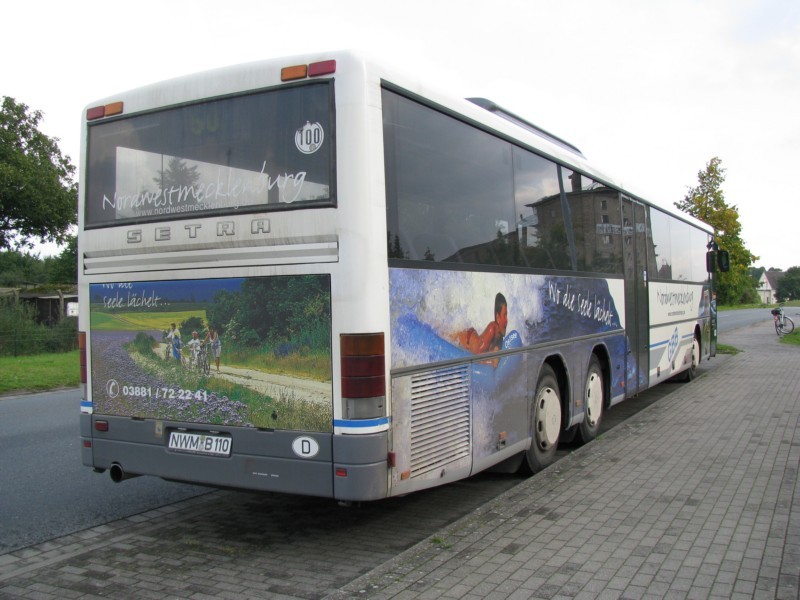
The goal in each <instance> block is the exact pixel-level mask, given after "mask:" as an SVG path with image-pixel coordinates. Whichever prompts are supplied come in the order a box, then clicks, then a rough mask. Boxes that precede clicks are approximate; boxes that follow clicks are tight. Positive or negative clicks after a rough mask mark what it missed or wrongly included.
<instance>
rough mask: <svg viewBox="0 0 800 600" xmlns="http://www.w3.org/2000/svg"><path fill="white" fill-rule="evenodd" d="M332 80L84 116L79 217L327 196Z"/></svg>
mask: <svg viewBox="0 0 800 600" xmlns="http://www.w3.org/2000/svg"><path fill="white" fill-rule="evenodd" d="M332 90H333V86H332V85H331V84H330V83H316V84H313V85H304V86H296V87H292V88H283V89H280V90H273V91H267V92H262V93H258V94H250V95H246V96H238V97H232V98H225V99H220V100H214V101H210V102H203V103H199V104H192V105H187V106H181V107H176V108H172V109H168V110H163V111H158V112H153V113H147V114H141V115H136V116H132V117H128V118H123V119H119V120H114V121H107V122H99V123H96V124H90V126H89V132H88V136H89V143H88V170H87V174H88V177H87V184H86V200H85V202H86V225H87V227H91V226H101V225H113V224H117V223H123V222H131V221H148V220H151V221H152V220H166V219H172V218H182V217H187V216H190V215H198V214H205V213H228V212H234V211H256V210H259V211H262V210H274V209H280V208H288V207H294V206H304V205H312V206H313V205H331V204H332V203H333V198H334V194H333V175H332V174H333V160H334V135H333V134H334V132H333V122H334V120H333V101H332V93H333V92H332Z"/></svg>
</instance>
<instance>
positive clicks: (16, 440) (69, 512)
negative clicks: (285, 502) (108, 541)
mask: <svg viewBox="0 0 800 600" xmlns="http://www.w3.org/2000/svg"><path fill="white" fill-rule="evenodd" d="M79 406H80V393H79V391H78V390H77V389H73V390H66V391H58V392H48V393H44V394H28V395H21V396H6V397H3V398H0V447H2V451H0V482H2V483H0V515H2V518H0V554H4V553H6V552H11V551H13V550H16V549H18V548H23V547H25V546H29V545H31V544H35V543H38V542H42V541H45V540H48V539H51V538H53V537H56V536H60V535H64V534H67V533H72V532H74V531H80V530H82V529H85V528H87V527H92V526H95V525H99V524H102V523H107V522H109V521H113V520H116V519H120V518H123V517H128V516H131V515H134V514H138V513H140V512H142V511H146V510H150V509H152V508H156V507H159V506H163V505H165V504H171V503H173V502H177V501H179V500H183V499H185V498H189V497H191V496H196V495H198V494H203V493H206V492H208V491H209V490H208V489H207V488H203V487H199V486H190V485H181V484H175V483H168V482H165V481H162V480H160V479H156V478H153V477H139V478H136V479H131V480H128V481H125V482H124V483H122V484H115V483H113V482H112V481H111V478H110V477H109V476H108V474H107V473H106V474H105V475H100V474H98V473H94V472H93V471H92V470H91V469H90V468H88V467H84V466H83V465H82V464H81V460H80V440H79V438H78V415H79V412H80V409H79Z"/></svg>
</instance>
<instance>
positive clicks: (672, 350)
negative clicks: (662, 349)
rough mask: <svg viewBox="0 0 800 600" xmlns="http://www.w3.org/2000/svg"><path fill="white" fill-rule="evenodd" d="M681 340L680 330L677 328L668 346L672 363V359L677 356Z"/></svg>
mask: <svg viewBox="0 0 800 600" xmlns="http://www.w3.org/2000/svg"><path fill="white" fill-rule="evenodd" d="M679 340H680V337H679V336H678V328H677V327H676V328H675V331H673V332H672V337H671V338H669V345H668V346H667V358H668V359H669V361H670V362H672V357H673V356H675V351H676V350H677V349H678V341H679Z"/></svg>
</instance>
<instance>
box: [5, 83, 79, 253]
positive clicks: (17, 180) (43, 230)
mask: <svg viewBox="0 0 800 600" xmlns="http://www.w3.org/2000/svg"><path fill="white" fill-rule="evenodd" d="M41 119H42V113H41V111H38V110H37V111H31V110H30V109H29V108H28V107H27V106H26V105H25V104H22V103H18V102H16V101H15V100H14V99H13V98H10V97H8V96H3V103H2V108H0V248H13V247H20V246H21V247H30V246H32V243H33V242H32V239H35V238H40V239H41V240H43V241H46V242H48V241H52V242H57V243H59V244H60V243H63V242H65V241H66V239H67V234H68V232H69V229H70V226H72V225H74V224H75V223H77V216H78V213H77V202H78V191H77V186H76V184H75V182H74V181H73V179H72V178H73V175H74V173H75V167H74V166H73V165H72V163H70V160H69V157H68V156H63V155H62V154H61V150H59V148H58V140H57V139H55V138H50V137H48V136H46V135H44V134H43V133H42V132H40V131H39V129H38V126H39V121H41Z"/></svg>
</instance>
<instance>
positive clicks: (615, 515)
mask: <svg viewBox="0 0 800 600" xmlns="http://www.w3.org/2000/svg"><path fill="white" fill-rule="evenodd" d="M722 341H723V342H724V343H726V344H731V345H734V346H736V347H738V348H740V349H742V350H744V352H742V353H740V354H738V355H736V356H726V357H718V358H716V359H713V360H718V361H720V363H721V364H719V365H718V366H717V367H715V368H714V369H713V370H711V371H710V372H709V373H707V374H705V375H704V376H702V377H700V378H698V379H697V380H696V381H695V382H693V383H692V384H691V385H688V386H681V387H680V388H676V393H673V394H670V395H669V396H667V397H665V398H663V399H661V400H660V401H659V402H658V403H656V404H654V405H652V406H650V407H649V408H647V409H645V410H644V411H642V412H641V413H639V414H638V415H636V416H634V417H633V418H631V419H630V420H628V421H626V422H625V423H624V424H622V425H620V426H618V427H616V428H615V429H612V430H611V431H610V432H608V433H607V434H605V435H603V436H602V437H601V438H599V439H598V440H596V441H595V442H593V443H592V444H589V445H588V446H585V447H583V448H581V449H580V450H578V451H576V452H575V453H573V454H571V455H570V456H569V457H567V458H565V459H563V460H561V461H559V462H558V463H557V464H555V465H553V467H551V468H550V469H548V470H547V471H545V472H544V473H542V474H540V475H538V476H537V477H535V478H532V479H530V480H527V481H525V482H523V483H522V484H520V485H518V486H516V487H515V488H514V489H512V490H509V491H508V492H506V493H505V494H503V495H502V496H500V497H498V498H497V499H496V500H494V501H492V502H490V503H488V504H487V505H485V506H483V507H482V508H480V509H478V510H476V511H475V512H474V513H472V514H470V515H468V516H467V517H465V518H463V519H461V520H460V521H458V522H456V523H454V524H453V525H451V526H449V527H447V528H446V529H443V530H441V531H439V532H437V533H435V534H433V535H432V537H431V538H430V539H429V540H427V541H425V542H423V543H420V544H418V545H417V546H415V547H413V548H411V549H410V550H408V551H406V552H405V553H403V554H401V555H400V556H398V557H397V558H395V559H393V560H391V561H389V562H388V563H385V564H384V565H382V566H381V567H380V568H378V569H375V570H373V571H372V572H370V573H368V574H367V575H365V576H364V577H361V578H359V579H358V580H356V581H354V582H353V583H352V584H350V585H347V586H345V587H344V588H343V589H342V590H341V591H340V592H338V593H335V594H332V595H330V596H328V597H329V598H372V599H383V598H396V599H405V598H409V599H410V598H423V599H424V598H465V599H474V600H478V599H484V598H503V599H505V598H520V599H522V598H525V599H528V598H575V599H584V598H630V599H634V598H785V599H796V598H798V595H799V594H800V586H799V583H800V493H799V492H800V490H799V489H798V477H797V474H798V473H797V472H798V465H799V464H800V432H798V429H797V426H798V420H800V377H798V374H799V373H798V367H800V348H797V347H790V346H785V345H782V344H779V343H778V338H777V337H776V335H775V332H774V330H773V329H772V328H771V327H770V326H769V323H767V324H766V325H765V324H760V325H758V326H753V327H750V328H745V329H741V330H738V331H737V332H735V333H733V334H728V335H726V336H725V337H724V339H723V340H722Z"/></svg>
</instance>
